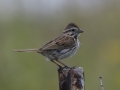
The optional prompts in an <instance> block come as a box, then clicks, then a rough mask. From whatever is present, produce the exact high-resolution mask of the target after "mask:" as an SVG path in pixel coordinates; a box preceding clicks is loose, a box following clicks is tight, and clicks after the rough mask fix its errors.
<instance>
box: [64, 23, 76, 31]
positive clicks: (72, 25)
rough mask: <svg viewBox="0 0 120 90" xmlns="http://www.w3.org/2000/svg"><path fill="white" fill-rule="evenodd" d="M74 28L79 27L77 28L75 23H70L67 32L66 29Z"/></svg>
mask: <svg viewBox="0 0 120 90" xmlns="http://www.w3.org/2000/svg"><path fill="white" fill-rule="evenodd" d="M73 27H76V28H78V26H77V25H76V24H75V23H69V24H68V25H67V26H66V28H65V30H66V29H70V28H73Z"/></svg>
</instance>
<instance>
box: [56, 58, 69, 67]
mask: <svg viewBox="0 0 120 90" xmlns="http://www.w3.org/2000/svg"><path fill="white" fill-rule="evenodd" d="M56 61H57V62H59V63H60V64H62V65H64V66H65V67H68V66H67V65H65V64H64V63H62V62H60V61H59V60H56Z"/></svg>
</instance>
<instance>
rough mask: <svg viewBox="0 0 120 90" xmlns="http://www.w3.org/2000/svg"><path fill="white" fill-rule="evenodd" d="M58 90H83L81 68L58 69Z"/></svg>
mask: <svg viewBox="0 0 120 90" xmlns="http://www.w3.org/2000/svg"><path fill="white" fill-rule="evenodd" d="M58 76H59V90H84V89H85V84H84V70H83V68H82V67H78V68H76V67H69V68H68V67H64V68H59V69H58Z"/></svg>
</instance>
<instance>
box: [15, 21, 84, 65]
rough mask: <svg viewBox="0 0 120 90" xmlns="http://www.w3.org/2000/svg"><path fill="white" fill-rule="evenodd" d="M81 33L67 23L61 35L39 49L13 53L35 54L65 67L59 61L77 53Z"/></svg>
mask: <svg viewBox="0 0 120 90" xmlns="http://www.w3.org/2000/svg"><path fill="white" fill-rule="evenodd" d="M82 32H83V31H82V30H81V29H79V28H78V26H77V25H75V24H74V23H69V24H68V25H67V26H66V28H65V29H64V31H63V33H62V34H61V35H60V36H59V37H57V38H56V39H54V40H52V41H50V42H48V43H46V44H45V45H44V46H43V47H42V48H40V49H22V50H13V51H15V52H37V53H40V54H42V55H43V56H45V57H47V58H48V59H49V60H50V61H52V62H53V63H55V64H56V65H58V66H59V67H61V66H60V65H59V64H58V63H56V62H55V61H54V60H56V61H57V62H59V63H61V64H62V65H64V66H66V65H65V64H64V63H62V62H60V61H59V60H61V59H64V58H67V57H69V56H72V55H74V54H75V52H76V51H77V49H78V47H79V45H80V43H79V40H78V36H79V35H80V33H82Z"/></svg>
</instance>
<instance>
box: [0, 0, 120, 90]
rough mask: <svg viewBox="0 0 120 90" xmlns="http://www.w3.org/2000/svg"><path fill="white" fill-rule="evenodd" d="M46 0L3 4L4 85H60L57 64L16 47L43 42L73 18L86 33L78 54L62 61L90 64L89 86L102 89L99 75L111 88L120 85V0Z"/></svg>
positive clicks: (0, 79)
mask: <svg viewBox="0 0 120 90" xmlns="http://www.w3.org/2000/svg"><path fill="white" fill-rule="evenodd" d="M2 1H3V0H2ZM2 1H0V2H2ZM7 1H9V2H7ZM11 1H12V0H11ZM18 1H19V2H18ZM24 1H27V0H24ZM35 1H38V3H36V2H35ZM43 1H44V0H43ZM43 1H41V0H28V2H31V3H27V4H26V5H25V2H23V0H17V1H16V0H14V4H10V0H6V2H5V3H7V4H6V8H7V9H6V8H5V7H4V8H2V7H1V8H0V52H1V53H0V90H58V74H57V66H55V65H54V64H53V63H51V62H50V61H46V60H45V58H44V57H43V56H42V55H39V54H37V53H15V52H12V51H11V50H12V49H22V48H40V47H41V46H42V45H44V44H45V43H46V42H48V41H50V40H51V39H54V38H55V37H57V36H59V35H60V34H61V33H62V31H63V29H64V27H65V25H66V24H68V23H69V22H75V23H76V24H77V25H78V26H79V27H80V28H81V29H83V30H84V33H82V34H81V36H80V38H79V39H80V41H81V47H80V49H79V50H78V52H77V53H76V55H74V56H73V57H72V58H67V59H64V60H62V62H64V63H66V64H67V65H69V66H81V67H83V68H84V71H85V87H86V90H100V84H99V76H102V77H103V84H104V88H105V89H106V90H119V89H120V2H119V0H114V1H112V0H106V1H104V0H101V2H98V3H97V2H96V1H98V0H90V1H89V0H87V1H86V4H82V3H83V2H82V1H81V2H79V1H77V0H74V1H73V0H70V1H64V0H63V2H62V3H52V4H51V3H50V2H47V1H46V0H45V1H46V2H44V3H43ZM84 1H85V0H84ZM56 2H57V1H56ZM92 2H93V4H92V5H93V6H92V5H91V6H89V4H91V3H92ZM94 2H96V3H94ZM32 3H33V4H32ZM35 3H36V4H35ZM41 3H43V5H42V4H41ZM84 3H85V2H84ZM9 4H10V5H13V6H12V7H13V10H11V9H9V7H10V6H9ZM0 5H2V4H0ZM50 5H51V6H52V7H51V8H49V6H50ZM25 6H27V8H28V9H26V7H25ZM5 11H6V12H5Z"/></svg>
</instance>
